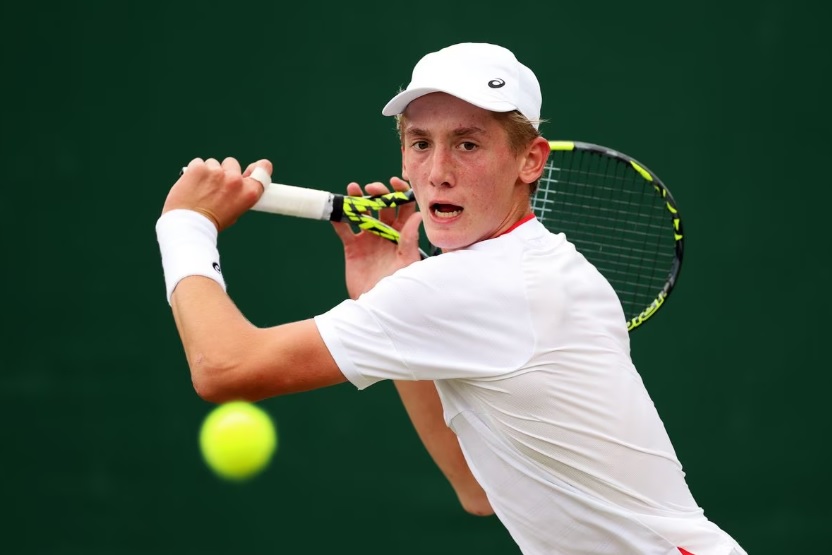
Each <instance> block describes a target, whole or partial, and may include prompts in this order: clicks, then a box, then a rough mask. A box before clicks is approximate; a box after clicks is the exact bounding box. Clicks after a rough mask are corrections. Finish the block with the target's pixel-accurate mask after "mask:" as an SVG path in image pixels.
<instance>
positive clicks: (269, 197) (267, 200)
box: [251, 183, 334, 220]
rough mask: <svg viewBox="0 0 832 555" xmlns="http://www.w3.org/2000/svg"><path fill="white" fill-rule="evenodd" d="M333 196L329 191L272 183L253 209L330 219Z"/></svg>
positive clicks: (301, 216)
mask: <svg viewBox="0 0 832 555" xmlns="http://www.w3.org/2000/svg"><path fill="white" fill-rule="evenodd" d="M333 196H334V195H333V194H332V193H329V192H327V191H318V190H315V189H306V188H303V187H295V186H293V185H281V184H280V183H272V184H271V185H269V186H268V187H266V190H265V191H263V196H261V197H260V200H258V201H257V204H255V205H254V206H252V207H251V209H252V210H257V211H258V212H270V213H272V214H282V215H284V216H295V217H297V218H310V219H313V220H329V219H330V216H331V215H332V199H333Z"/></svg>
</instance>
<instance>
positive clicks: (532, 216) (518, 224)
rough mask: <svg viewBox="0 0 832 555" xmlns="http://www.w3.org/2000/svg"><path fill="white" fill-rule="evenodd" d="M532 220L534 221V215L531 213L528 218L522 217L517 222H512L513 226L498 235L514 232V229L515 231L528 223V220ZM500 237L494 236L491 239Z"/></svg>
mask: <svg viewBox="0 0 832 555" xmlns="http://www.w3.org/2000/svg"><path fill="white" fill-rule="evenodd" d="M533 219H534V213H531V214H529V215H528V216H523V217H522V218H520V219H519V220H517V221H516V222H514V224H513V225H512V226H511V227H510V228H508V229H507V230H505V231H504V232H502V233H500V235H505V234H506V233H511V232H512V231H514V230H515V229H517V228H518V227H520V226H521V225H523V224H524V223H526V222H528V221H529V220H533ZM500 235H495V236H494V237H492V239H496V238H497V237H499V236H500Z"/></svg>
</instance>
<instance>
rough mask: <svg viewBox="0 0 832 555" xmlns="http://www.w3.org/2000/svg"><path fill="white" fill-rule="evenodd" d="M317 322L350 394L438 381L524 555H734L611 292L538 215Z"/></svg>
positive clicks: (452, 422) (449, 416)
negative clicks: (639, 364) (650, 388)
mask: <svg viewBox="0 0 832 555" xmlns="http://www.w3.org/2000/svg"><path fill="white" fill-rule="evenodd" d="M315 321H316V323H317V326H318V329H319V331H320V333H321V336H322V337H323V339H324V342H325V343H326V345H327V347H328V348H329V350H330V352H331V353H332V356H333V357H334V359H335V361H336V363H337V364H338V366H339V368H340V369H341V371H342V372H343V373H344V375H345V376H346V377H347V379H348V380H349V381H350V382H352V383H353V384H354V385H355V386H356V387H357V388H359V389H363V388H366V387H368V386H370V385H372V384H374V383H376V382H378V381H379V380H385V379H388V380H434V381H435V383H436V387H437V390H438V392H439V395H440V397H441V400H442V405H443V409H444V416H445V421H446V422H447V424H448V426H450V427H451V428H452V429H453V430H454V432H455V433H456V434H457V436H458V438H459V442H460V445H461V447H462V450H463V453H464V455H465V458H466V460H467V461H468V464H469V466H470V467H471V470H472V471H473V473H474V475H475V476H476V478H477V480H478V481H479V483H480V484H481V485H482V487H483V488H484V489H485V491H486V493H487V495H488V498H489V501H490V502H491V505H492V507H493V508H494V511H495V513H496V514H497V516H498V517H499V519H500V520H501V521H502V523H503V524H504V525H505V526H506V528H507V529H508V531H509V532H510V534H511V535H512V537H513V538H514V540H515V541H516V542H517V544H518V545H519V546H520V548H521V550H522V551H523V553H524V554H525V555H544V554H545V555H550V554H553V553H566V554H581V553H587V554H593V555H597V554H600V553H615V554H625V553H633V554H636V553H638V554H640V555H646V554H656V555H670V554H673V555H679V553H680V551H679V550H678V549H677V547H683V548H685V549H687V550H688V551H690V552H692V553H694V554H695V555H722V554H729V553H731V552H732V549H736V550H737V551H736V552H737V553H743V551H742V550H741V549H740V548H739V547H738V546H737V544H736V543H735V542H734V541H733V540H732V539H731V538H730V536H728V535H727V534H726V533H724V532H723V531H722V530H720V529H719V528H718V527H717V526H716V525H714V524H713V523H711V522H710V521H708V520H707V519H706V518H705V516H704V514H703V511H702V509H700V508H699V507H698V506H697V504H696V502H695V501H694V499H693V497H692V496H691V494H690V491H689V489H688V486H687V484H686V482H685V478H684V473H683V472H682V467H681V465H680V463H679V461H678V460H677V458H676V454H675V452H674V450H673V446H672V445H671V443H670V440H669V438H668V436H667V433H666V431H665V429H664V425H663V423H662V421H661V419H660V418H659V416H658V414H657V412H656V409H655V407H654V405H653V402H652V400H651V399H650V397H649V395H648V393H647V391H646V390H645V388H644V385H643V383H642V380H641V377H640V376H639V374H638V373H637V372H636V369H635V368H634V366H633V364H632V361H631V359H630V344H629V335H628V333H627V329H626V326H625V318H624V314H623V311H622V309H621V304H620V302H619V301H618V298H617V297H616V294H615V292H614V291H613V289H612V287H611V286H610V285H609V283H608V282H607V281H606V280H605V279H604V278H603V277H602V276H601V274H600V273H599V272H598V271H597V270H596V269H595V267H594V266H592V265H591V264H590V263H589V262H587V261H586V259H585V258H584V257H583V256H582V255H581V254H579V253H578V252H577V251H576V250H575V248H574V246H573V245H572V244H571V243H569V242H568V241H567V240H566V238H565V237H564V236H563V235H562V234H558V235H555V234H552V233H550V232H549V231H548V230H546V228H545V227H544V226H543V225H542V224H541V223H540V222H538V221H537V220H531V221H528V222H526V223H524V224H522V225H520V226H518V227H517V228H515V229H514V230H512V231H511V232H510V233H507V234H505V235H502V236H500V237H497V238H494V239H490V240H487V241H483V242H480V243H477V244H475V245H473V246H471V247H469V248H467V249H464V250H460V251H454V252H450V253H445V254H442V255H441V256H437V257H432V258H429V259H427V260H423V261H421V262H418V263H416V264H412V265H410V266H408V267H407V268H404V269H402V270H400V271H398V272H396V273H395V274H393V275H392V276H389V277H387V278H385V279H383V280H381V281H380V282H379V283H378V284H377V285H376V286H375V287H374V288H373V289H372V290H371V291H369V292H367V293H365V294H364V295H362V296H361V297H360V298H359V299H357V300H354V301H353V300H348V301H344V302H343V303H341V304H339V305H338V306H336V307H335V308H333V309H332V310H330V311H329V312H327V313H325V314H322V315H320V316H317V317H316V318H315Z"/></svg>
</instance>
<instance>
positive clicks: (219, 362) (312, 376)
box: [171, 276, 346, 402]
mask: <svg viewBox="0 0 832 555" xmlns="http://www.w3.org/2000/svg"><path fill="white" fill-rule="evenodd" d="M171 308H172V309H173V315H174V319H175V320H176V327H177V329H178V330H179V336H180V338H181V339H182V345H183V347H184V349H185V356H186V358H187V360H188V365H189V367H190V371H191V380H192V381H193V385H194V389H195V390H196V392H197V394H198V395H199V396H200V397H202V398H203V399H205V400H207V401H211V402H224V401H229V400H234V399H245V400H249V401H257V400H260V399H264V398H267V397H273V396H276V395H283V394H287V393H295V392H299V391H307V390H311V389H317V388H320V387H326V386H329V385H334V384H338V383H341V382H344V381H346V378H345V377H344V375H343V374H342V373H341V371H340V370H339V369H338V366H337V365H336V364H335V361H334V360H333V358H332V356H331V355H330V354H329V350H328V349H327V347H326V345H325V344H324V342H323V339H321V336H320V334H319V333H318V328H317V326H316V325H315V322H314V321H313V320H303V321H300V322H293V323H289V324H283V325H280V326H276V327H272V328H258V327H256V326H254V325H253V324H251V323H250V322H249V321H248V320H247V319H246V318H245V317H244V316H243V315H242V313H240V311H239V309H238V308H237V307H236V305H235V304H234V303H233V302H232V301H231V299H230V298H229V297H228V295H227V294H226V293H225V291H223V289H222V287H220V286H219V285H218V284H217V283H216V282H214V281H212V280H210V279H206V278H204V277H200V276H191V277H187V278H185V279H183V280H182V281H180V282H179V284H178V285H177V287H176V289H175V290H174V292H173V295H172V296H171Z"/></svg>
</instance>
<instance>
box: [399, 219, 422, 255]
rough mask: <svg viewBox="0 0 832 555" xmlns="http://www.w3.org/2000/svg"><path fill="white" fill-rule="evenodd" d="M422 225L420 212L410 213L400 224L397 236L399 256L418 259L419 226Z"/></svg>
mask: <svg viewBox="0 0 832 555" xmlns="http://www.w3.org/2000/svg"><path fill="white" fill-rule="evenodd" d="M420 225H422V213H421V212H415V213H413V214H411V215H410V217H409V218H408V219H407V221H406V222H405V223H404V226H402V229H401V231H400V232H399V233H400V237H399V248H398V254H399V256H405V257H407V258H414V259H419V258H420V256H419V226H420Z"/></svg>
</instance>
